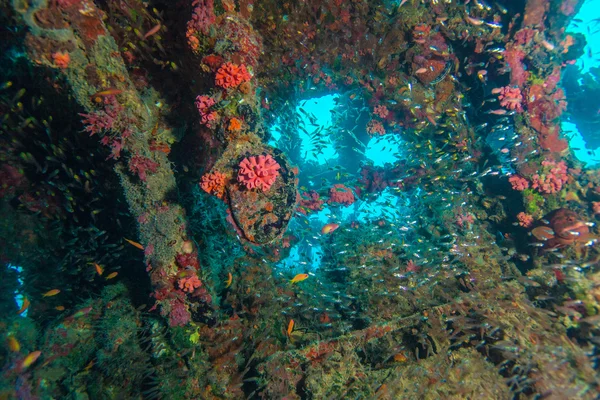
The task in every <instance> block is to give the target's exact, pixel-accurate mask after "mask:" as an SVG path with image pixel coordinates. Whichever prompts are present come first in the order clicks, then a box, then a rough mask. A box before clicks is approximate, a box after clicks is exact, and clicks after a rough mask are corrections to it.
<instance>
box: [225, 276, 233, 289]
mask: <svg viewBox="0 0 600 400" xmlns="http://www.w3.org/2000/svg"><path fill="white" fill-rule="evenodd" d="M231 282H233V275H231V272H229V273H228V274H227V280H226V281H225V283H226V285H225V287H226V288H228V287H229V286H231Z"/></svg>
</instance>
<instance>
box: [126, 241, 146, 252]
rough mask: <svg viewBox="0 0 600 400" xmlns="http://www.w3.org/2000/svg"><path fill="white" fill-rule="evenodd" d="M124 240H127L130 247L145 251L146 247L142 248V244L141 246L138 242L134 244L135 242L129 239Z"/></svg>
mask: <svg viewBox="0 0 600 400" xmlns="http://www.w3.org/2000/svg"><path fill="white" fill-rule="evenodd" d="M123 239H125V241H126V242H127V243H129V244H130V245H132V246H133V247H137V248H138V249H140V250H144V246H142V245H141V244H139V243H138V242H134V241H133V240H129V239H127V238H123Z"/></svg>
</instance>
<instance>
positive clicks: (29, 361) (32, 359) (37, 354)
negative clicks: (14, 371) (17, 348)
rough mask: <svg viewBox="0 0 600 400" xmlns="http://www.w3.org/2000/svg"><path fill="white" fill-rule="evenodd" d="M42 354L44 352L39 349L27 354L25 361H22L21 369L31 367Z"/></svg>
mask: <svg viewBox="0 0 600 400" xmlns="http://www.w3.org/2000/svg"><path fill="white" fill-rule="evenodd" d="M41 355H42V352H41V351H39V350H37V351H33V352H31V353H29V354H27V356H26V357H25V358H24V359H23V362H21V370H24V369H26V368H29V367H30V366H31V364H33V363H34V362H36V360H37V359H38V358H40V356H41Z"/></svg>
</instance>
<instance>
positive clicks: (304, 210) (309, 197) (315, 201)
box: [298, 190, 324, 215]
mask: <svg viewBox="0 0 600 400" xmlns="http://www.w3.org/2000/svg"><path fill="white" fill-rule="evenodd" d="M323 203H324V201H323V200H321V199H320V198H319V193H317V192H315V191H314V190H311V191H310V192H304V193H303V194H302V195H301V196H298V212H299V213H301V214H304V215H306V214H308V213H310V211H321V210H322V209H323Z"/></svg>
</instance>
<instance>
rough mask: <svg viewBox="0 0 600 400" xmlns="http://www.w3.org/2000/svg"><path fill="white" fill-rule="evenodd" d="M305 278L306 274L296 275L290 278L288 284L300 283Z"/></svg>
mask: <svg viewBox="0 0 600 400" xmlns="http://www.w3.org/2000/svg"><path fill="white" fill-rule="evenodd" d="M307 278H308V274H298V275H296V276H295V277H293V278H292V280H291V281H290V283H292V284H294V283H298V282H302V281H303V280H305V279H307Z"/></svg>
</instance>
